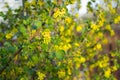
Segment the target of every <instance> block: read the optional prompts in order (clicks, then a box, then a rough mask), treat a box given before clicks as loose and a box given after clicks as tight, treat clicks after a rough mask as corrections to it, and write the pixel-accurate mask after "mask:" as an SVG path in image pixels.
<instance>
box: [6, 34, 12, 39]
mask: <svg viewBox="0 0 120 80" xmlns="http://www.w3.org/2000/svg"><path fill="white" fill-rule="evenodd" d="M12 36H13V34H12V33H8V34H6V36H5V37H6V39H11V38H12Z"/></svg>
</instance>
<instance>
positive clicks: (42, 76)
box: [37, 72, 46, 80]
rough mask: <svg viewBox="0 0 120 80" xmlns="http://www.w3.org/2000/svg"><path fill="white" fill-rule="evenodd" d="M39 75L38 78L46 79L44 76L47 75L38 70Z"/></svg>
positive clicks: (39, 79)
mask: <svg viewBox="0 0 120 80" xmlns="http://www.w3.org/2000/svg"><path fill="white" fill-rule="evenodd" d="M37 75H38V80H44V78H45V77H46V76H45V74H43V73H41V72H37Z"/></svg>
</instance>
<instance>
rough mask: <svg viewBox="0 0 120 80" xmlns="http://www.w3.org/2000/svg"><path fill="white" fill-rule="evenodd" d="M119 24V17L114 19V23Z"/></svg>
mask: <svg viewBox="0 0 120 80" xmlns="http://www.w3.org/2000/svg"><path fill="white" fill-rule="evenodd" d="M119 22H120V16H118V17H116V18H115V19H114V23H115V24H118V23H119Z"/></svg>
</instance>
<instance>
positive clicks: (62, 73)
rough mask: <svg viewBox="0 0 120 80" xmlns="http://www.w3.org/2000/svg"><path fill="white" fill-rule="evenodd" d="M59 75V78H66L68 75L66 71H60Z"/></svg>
mask: <svg viewBox="0 0 120 80" xmlns="http://www.w3.org/2000/svg"><path fill="white" fill-rule="evenodd" d="M57 74H58V77H59V78H64V77H65V74H66V73H65V70H60V71H58V73H57Z"/></svg>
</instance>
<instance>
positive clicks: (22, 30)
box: [19, 25, 26, 34]
mask: <svg viewBox="0 0 120 80" xmlns="http://www.w3.org/2000/svg"><path fill="white" fill-rule="evenodd" d="M19 30H20V32H21V33H23V34H24V33H26V28H25V26H23V25H21V26H20V27H19Z"/></svg>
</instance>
